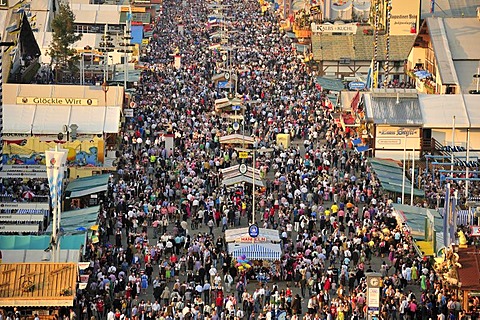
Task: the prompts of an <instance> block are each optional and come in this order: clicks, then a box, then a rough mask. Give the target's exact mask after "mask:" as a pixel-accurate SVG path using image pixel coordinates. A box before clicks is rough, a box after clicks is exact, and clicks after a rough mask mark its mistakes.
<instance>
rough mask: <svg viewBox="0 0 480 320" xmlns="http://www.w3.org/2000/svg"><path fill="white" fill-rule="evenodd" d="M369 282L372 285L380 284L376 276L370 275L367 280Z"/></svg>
mask: <svg viewBox="0 0 480 320" xmlns="http://www.w3.org/2000/svg"><path fill="white" fill-rule="evenodd" d="M369 284H370V286H372V287H378V285H379V284H380V280H379V279H378V278H377V277H372V278H370V280H369Z"/></svg>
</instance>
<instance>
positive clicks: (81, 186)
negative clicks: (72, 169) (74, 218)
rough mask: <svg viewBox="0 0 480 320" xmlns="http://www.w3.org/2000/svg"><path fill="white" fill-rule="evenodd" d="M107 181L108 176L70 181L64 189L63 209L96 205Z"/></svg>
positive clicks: (101, 175)
mask: <svg viewBox="0 0 480 320" xmlns="http://www.w3.org/2000/svg"><path fill="white" fill-rule="evenodd" d="M109 179H110V174H99V175H93V176H91V177H84V178H78V179H75V180H73V181H71V182H70V183H69V184H68V185H67V188H66V189H65V200H66V201H65V209H67V210H68V209H71V208H83V207H89V206H95V205H98V204H99V200H100V199H99V198H100V196H101V194H102V193H103V192H105V191H107V189H108V181H109Z"/></svg>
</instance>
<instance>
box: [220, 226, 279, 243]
mask: <svg viewBox="0 0 480 320" xmlns="http://www.w3.org/2000/svg"><path fill="white" fill-rule="evenodd" d="M225 241H226V242H237V243H242V242H245V243H252V242H253V241H255V242H280V235H279V234H278V230H275V229H266V228H259V229H258V237H257V238H256V239H255V240H253V239H252V238H251V237H250V236H249V234H248V228H238V229H227V230H225Z"/></svg>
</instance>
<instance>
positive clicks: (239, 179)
mask: <svg viewBox="0 0 480 320" xmlns="http://www.w3.org/2000/svg"><path fill="white" fill-rule="evenodd" d="M239 167H240V165H238V164H236V165H234V166H231V167H228V168H225V169H221V170H220V172H221V173H222V185H224V186H232V185H235V184H240V183H248V184H252V185H253V181H254V179H253V178H254V176H253V175H254V171H253V170H255V186H256V187H261V188H264V187H265V183H264V182H263V179H262V176H263V174H262V173H261V171H260V170H258V169H253V168H252V167H250V166H247V172H245V174H241V173H240V170H239Z"/></svg>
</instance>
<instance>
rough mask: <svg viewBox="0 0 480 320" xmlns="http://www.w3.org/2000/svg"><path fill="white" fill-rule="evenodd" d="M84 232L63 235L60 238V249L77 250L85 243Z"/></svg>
mask: <svg viewBox="0 0 480 320" xmlns="http://www.w3.org/2000/svg"><path fill="white" fill-rule="evenodd" d="M85 240H86V234H85V233H82V234H74V235H68V236H63V237H62V238H61V239H60V249H62V250H78V249H80V246H81V245H82V244H83V245H85Z"/></svg>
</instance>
